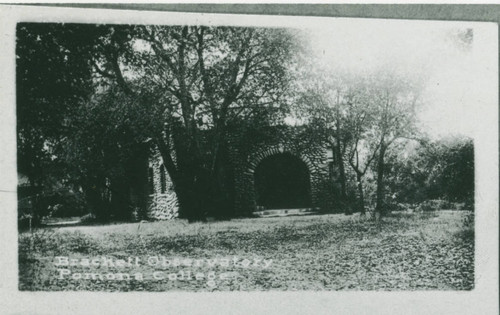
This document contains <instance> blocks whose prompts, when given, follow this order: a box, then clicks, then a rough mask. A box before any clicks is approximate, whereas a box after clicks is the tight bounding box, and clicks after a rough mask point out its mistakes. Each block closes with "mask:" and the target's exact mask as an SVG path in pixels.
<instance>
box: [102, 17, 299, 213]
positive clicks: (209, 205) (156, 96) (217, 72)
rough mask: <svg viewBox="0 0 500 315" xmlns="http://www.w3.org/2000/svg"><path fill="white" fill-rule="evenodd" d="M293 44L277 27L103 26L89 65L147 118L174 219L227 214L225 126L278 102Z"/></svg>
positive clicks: (273, 107) (271, 108)
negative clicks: (175, 208) (172, 196)
mask: <svg viewBox="0 0 500 315" xmlns="http://www.w3.org/2000/svg"><path fill="white" fill-rule="evenodd" d="M293 49H294V39H293V36H292V35H291V34H290V33H289V31H286V30H282V29H259V28H235V27H204V26H134V27H129V26H111V27H109V28H108V33H107V34H106V35H105V36H102V37H101V39H100V44H99V45H98V51H99V54H98V55H96V58H95V60H94V67H95V70H96V72H97V74H98V75H99V76H100V81H101V85H103V86H105V85H111V86H118V87H120V89H121V91H122V92H123V94H124V95H126V96H127V97H128V98H129V102H127V103H129V104H130V103H133V104H136V105H137V104H138V105H139V106H140V107H141V108H143V113H144V114H145V116H146V117H147V118H148V119H149V128H148V130H147V132H148V133H149V136H150V138H151V139H152V141H153V142H154V144H155V145H156V146H157V147H158V149H159V150H160V153H161V156H162V158H163V161H164V164H165V167H166V169H167V171H168V174H169V175H170V178H171V179H172V181H173V183H174V188H175V191H176V193H177V196H178V199H179V203H180V208H181V215H183V216H184V217H187V218H189V219H193V220H196V219H201V218H202V216H203V215H204V212H207V211H208V212H212V211H214V210H215V209H227V210H226V211H229V209H230V205H229V200H227V198H222V197H221V196H224V195H226V196H227V193H226V192H225V191H224V190H225V189H226V188H227V187H225V185H224V178H226V177H227V174H226V172H227V169H226V165H227V157H226V156H225V152H226V150H227V133H228V129H227V128H228V126H229V125H230V124H231V123H232V122H233V121H236V120H238V119H241V118H242V117H243V118H251V117H253V116H254V115H256V114H262V112H265V113H266V115H264V116H268V117H273V116H274V114H275V113H276V112H279V111H280V109H282V107H281V104H283V102H284V101H286V97H284V95H285V91H286V87H287V83H288V77H287V68H288V66H289V64H290V63H292V62H293Z"/></svg>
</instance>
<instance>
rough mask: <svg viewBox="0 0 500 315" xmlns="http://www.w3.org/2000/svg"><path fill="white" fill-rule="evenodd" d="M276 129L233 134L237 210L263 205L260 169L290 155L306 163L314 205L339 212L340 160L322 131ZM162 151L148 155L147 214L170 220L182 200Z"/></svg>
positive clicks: (243, 213) (231, 153)
mask: <svg viewBox="0 0 500 315" xmlns="http://www.w3.org/2000/svg"><path fill="white" fill-rule="evenodd" d="M269 128H271V130H260V131H259V130H253V131H252V132H246V133H242V132H234V133H231V134H230V137H229V148H230V150H229V160H230V163H229V164H230V165H229V167H230V168H231V169H232V174H234V179H233V182H234V216H235V217H244V216H250V215H252V213H253V212H254V211H256V210H263V209H262V206H261V205H258V204H257V198H256V197H257V196H256V182H255V176H256V170H257V168H258V167H259V165H260V164H261V163H262V162H263V161H264V160H266V159H267V158H270V157H273V156H277V155H280V154H281V155H282V154H286V155H290V156H293V157H295V158H297V159H299V160H300V161H301V162H302V163H303V164H304V165H305V167H306V168H307V172H308V175H309V176H308V178H309V181H310V182H309V183H305V185H307V186H308V187H310V189H309V193H310V207H311V208H314V209H316V210H318V211H322V212H334V211H335V210H336V200H337V199H338V198H337V196H338V192H339V189H340V185H339V183H338V181H337V176H338V173H337V166H336V165H335V164H334V162H333V161H332V160H331V159H329V158H328V149H329V148H328V147H327V146H326V145H325V144H324V143H323V142H322V141H319V140H318V136H317V135H315V134H314V133H311V132H310V131H309V132H308V131H307V130H305V129H304V128H301V127H292V126H274V127H269ZM162 165H163V164H162V159H161V156H160V154H159V153H158V152H155V153H154V154H152V156H151V157H150V160H149V184H150V195H149V209H148V213H147V215H148V217H149V218H151V219H158V220H165V219H171V218H175V217H177V216H178V211H179V207H178V203H177V198H176V196H175V192H174V190H173V185H172V182H171V180H170V178H169V177H168V174H167V172H166V170H165V168H164V167H163V166H162Z"/></svg>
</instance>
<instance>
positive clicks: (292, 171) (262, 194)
mask: <svg viewBox="0 0 500 315" xmlns="http://www.w3.org/2000/svg"><path fill="white" fill-rule="evenodd" d="M254 176H255V178H254V183H255V193H256V203H257V206H262V207H264V208H265V209H296V208H309V207H311V183H310V174H309V170H308V167H307V165H306V163H304V162H303V161H302V160H301V159H300V158H298V157H296V156H294V155H292V154H290V153H278V154H274V155H271V156H268V157H266V158H264V159H262V161H260V163H259V164H258V165H257V167H256V169H255V173H254Z"/></svg>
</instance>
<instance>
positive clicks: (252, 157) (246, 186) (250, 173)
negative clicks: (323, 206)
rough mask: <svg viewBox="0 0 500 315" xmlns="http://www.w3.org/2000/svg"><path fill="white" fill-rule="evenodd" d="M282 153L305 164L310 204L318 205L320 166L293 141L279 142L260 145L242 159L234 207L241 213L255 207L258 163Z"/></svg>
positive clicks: (248, 212) (251, 210)
mask: <svg viewBox="0 0 500 315" xmlns="http://www.w3.org/2000/svg"><path fill="white" fill-rule="evenodd" d="M282 153H288V154H290V155H292V156H294V157H296V158H298V159H299V160H300V161H302V162H303V163H304V164H305V166H306V167H307V170H308V172H309V176H310V186H311V187H310V188H311V191H310V195H311V196H310V197H311V202H312V206H313V207H314V208H317V207H318V206H319V203H318V196H319V195H318V186H317V182H318V179H319V178H321V177H322V176H324V174H323V173H322V172H321V167H318V163H317V161H316V160H315V159H314V156H313V157H312V158H311V157H310V156H309V154H308V153H307V152H302V150H301V149H300V148H297V147H296V146H294V145H293V143H292V144H287V143H284V142H280V143H277V144H268V145H266V146H264V147H261V148H259V149H258V150H256V151H255V152H253V153H251V154H249V155H248V156H247V158H246V159H245V160H244V167H243V170H242V171H243V172H242V173H240V174H241V177H240V178H238V183H237V185H238V188H239V189H238V190H239V191H240V192H241V194H240V196H238V197H237V202H236V207H237V208H238V209H241V211H242V212H240V213H241V214H245V213H246V214H251V213H252V212H253V211H255V210H256V208H257V202H256V197H257V196H256V191H255V182H254V175H255V170H256V168H257V166H258V165H259V163H260V162H262V160H264V159H266V158H268V157H271V156H273V155H276V154H282Z"/></svg>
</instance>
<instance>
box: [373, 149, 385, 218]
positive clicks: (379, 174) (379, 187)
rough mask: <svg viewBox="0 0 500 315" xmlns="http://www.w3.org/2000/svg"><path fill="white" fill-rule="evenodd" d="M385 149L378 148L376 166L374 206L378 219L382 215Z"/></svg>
mask: <svg viewBox="0 0 500 315" xmlns="http://www.w3.org/2000/svg"><path fill="white" fill-rule="evenodd" d="M386 149H387V147H386V146H385V145H382V146H381V147H380V152H379V157H378V165H377V205H376V206H375V213H376V215H378V216H379V217H380V216H381V215H383V214H384V170H385V161H384V156H385V151H386Z"/></svg>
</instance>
